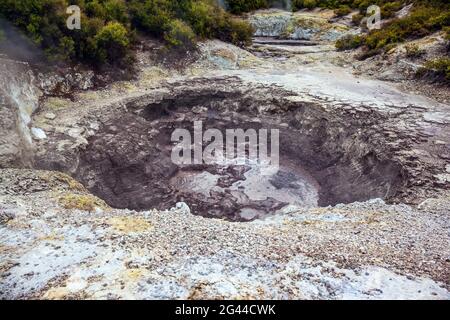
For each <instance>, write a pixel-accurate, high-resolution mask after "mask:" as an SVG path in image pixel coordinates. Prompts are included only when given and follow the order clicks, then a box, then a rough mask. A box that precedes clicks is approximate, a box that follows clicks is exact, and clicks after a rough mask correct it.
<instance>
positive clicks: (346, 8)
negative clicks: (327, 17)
mask: <svg viewBox="0 0 450 320" xmlns="http://www.w3.org/2000/svg"><path fill="white" fill-rule="evenodd" d="M334 12H335V13H336V15H337V16H339V17H341V16H346V15H348V14H349V13H351V12H352V9H351V8H350V7H349V6H347V5H343V6H340V7H339V8H338V9H336V10H334Z"/></svg>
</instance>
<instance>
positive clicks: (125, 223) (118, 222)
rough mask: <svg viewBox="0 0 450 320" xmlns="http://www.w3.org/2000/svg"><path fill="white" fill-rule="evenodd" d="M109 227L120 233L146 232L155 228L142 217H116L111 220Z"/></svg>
mask: <svg viewBox="0 0 450 320" xmlns="http://www.w3.org/2000/svg"><path fill="white" fill-rule="evenodd" d="M109 225H111V226H112V228H113V229H114V230H115V231H116V232H120V233H139V232H145V231H148V230H150V229H151V228H152V227H153V226H152V225H151V223H150V222H148V221H147V220H145V219H144V218H140V217H114V218H111V219H109Z"/></svg>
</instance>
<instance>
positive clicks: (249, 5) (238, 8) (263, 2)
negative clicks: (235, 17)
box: [227, 0, 269, 14]
mask: <svg viewBox="0 0 450 320" xmlns="http://www.w3.org/2000/svg"><path fill="white" fill-rule="evenodd" d="M227 4H228V7H229V10H230V12H231V13H234V14H241V13H243V12H249V11H253V10H256V9H261V8H268V7H269V2H268V1H267V0H228V1H227Z"/></svg>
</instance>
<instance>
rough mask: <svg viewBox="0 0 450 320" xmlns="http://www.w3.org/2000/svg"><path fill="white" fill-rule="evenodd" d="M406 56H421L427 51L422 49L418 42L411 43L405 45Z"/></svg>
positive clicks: (413, 57) (412, 57)
mask: <svg viewBox="0 0 450 320" xmlns="http://www.w3.org/2000/svg"><path fill="white" fill-rule="evenodd" d="M405 49H406V56H407V57H408V58H411V59H415V58H419V57H421V56H423V55H424V54H425V51H424V50H422V49H420V48H419V46H418V45H417V44H409V45H406V46H405Z"/></svg>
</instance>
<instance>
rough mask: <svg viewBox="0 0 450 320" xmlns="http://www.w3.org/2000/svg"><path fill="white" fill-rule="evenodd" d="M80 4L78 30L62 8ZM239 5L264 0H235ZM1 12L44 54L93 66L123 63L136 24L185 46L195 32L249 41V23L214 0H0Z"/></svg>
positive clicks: (263, 2) (170, 42)
mask: <svg viewBox="0 0 450 320" xmlns="http://www.w3.org/2000/svg"><path fill="white" fill-rule="evenodd" d="M69 3H70V4H77V5H78V6H80V9H81V14H82V17H81V30H69V29H68V28H67V27H66V19H67V17H68V15H67V14H66V8H67V7H68V6H69ZM236 5H241V6H243V7H242V8H243V10H244V9H245V10H247V9H249V8H252V7H253V8H259V7H261V6H267V2H266V0H254V1H242V2H239V1H237V2H236ZM0 18H4V19H6V20H9V21H10V22H11V23H13V24H14V25H15V26H17V27H18V28H20V29H21V30H23V31H24V32H25V33H26V35H27V36H28V37H29V38H30V39H31V40H32V41H33V42H35V43H36V44H37V45H39V46H41V47H42V48H43V49H44V51H45V52H46V54H47V55H48V57H49V58H51V59H52V60H55V61H59V60H63V61H81V62H83V63H88V64H92V65H96V66H100V65H102V64H119V65H126V63H125V62H127V61H128V58H129V57H130V48H131V46H132V42H133V34H134V33H135V30H137V31H140V32H143V33H145V34H148V35H150V36H153V37H156V38H159V39H163V40H165V41H166V42H167V44H168V47H180V46H181V47H185V48H187V47H190V46H191V44H193V43H195V37H196V36H198V37H200V38H213V37H217V38H220V39H222V40H224V41H231V42H233V43H236V44H246V43H249V41H251V36H252V29H251V27H250V26H249V25H248V24H247V23H246V22H243V21H240V20H235V19H234V18H233V17H232V16H231V15H230V14H229V13H227V12H225V11H224V10H223V9H222V8H220V7H219V6H218V4H217V1H216V0H71V1H70V0H0Z"/></svg>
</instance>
